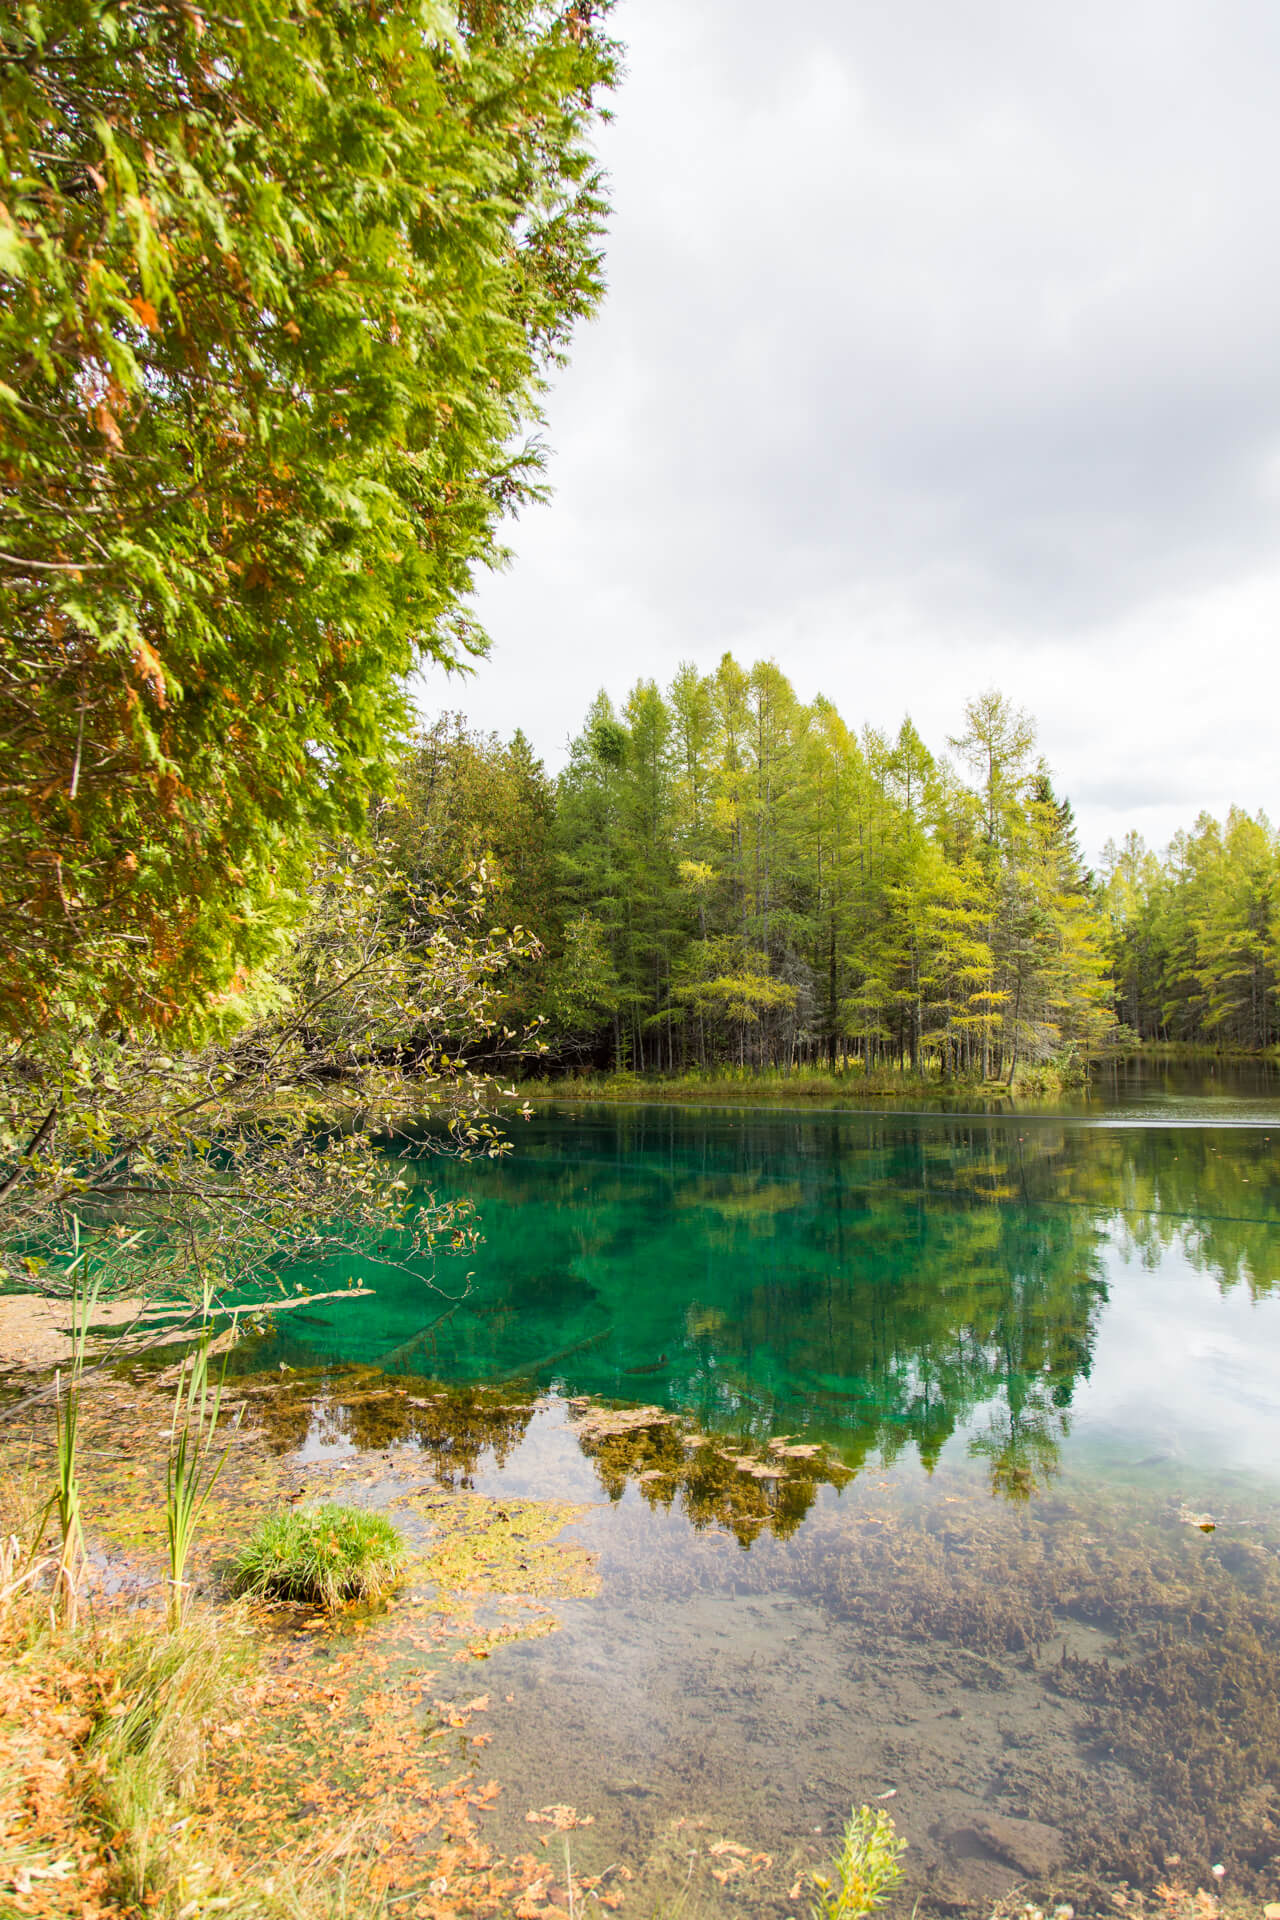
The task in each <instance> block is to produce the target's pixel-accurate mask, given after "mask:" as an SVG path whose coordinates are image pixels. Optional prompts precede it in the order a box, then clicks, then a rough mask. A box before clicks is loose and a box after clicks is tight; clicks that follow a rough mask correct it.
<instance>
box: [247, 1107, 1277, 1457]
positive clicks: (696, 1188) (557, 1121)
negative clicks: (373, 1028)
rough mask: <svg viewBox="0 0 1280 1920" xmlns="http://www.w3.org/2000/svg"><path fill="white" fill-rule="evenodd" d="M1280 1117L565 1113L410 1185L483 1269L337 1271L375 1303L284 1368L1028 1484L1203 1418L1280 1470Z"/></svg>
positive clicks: (317, 1323)
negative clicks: (646, 1414)
mask: <svg viewBox="0 0 1280 1920" xmlns="http://www.w3.org/2000/svg"><path fill="white" fill-rule="evenodd" d="M1151 1104H1152V1103H1151V1101H1150V1099H1149V1097H1148V1098H1147V1099H1146V1101H1145V1106H1146V1107H1147V1108H1148V1109H1149V1107H1150V1105H1151ZM1224 1104H1225V1103H1224ZM1203 1106H1204V1101H1203V1099H1200V1100H1199V1101H1198V1102H1197V1109H1198V1110H1202V1109H1203ZM1246 1111H1247V1112H1249V1113H1250V1114H1251V1118H1252V1119H1253V1120H1255V1121H1256V1122H1257V1124H1252V1125H1248V1126H1245V1125H1241V1124H1240V1120H1241V1117H1242V1114H1243V1113H1244V1112H1246ZM1274 1112H1275V1125H1274V1128H1273V1126H1272V1125H1271V1124H1270V1120H1269V1118H1268V1114H1267V1111H1266V1109H1265V1108H1264V1109H1263V1110H1262V1112H1261V1113H1259V1112H1258V1110H1257V1109H1256V1108H1252V1109H1250V1108H1245V1107H1244V1106H1243V1103H1240V1102H1238V1101H1236V1102H1233V1103H1232V1112H1231V1114H1230V1116H1228V1115H1227V1114H1225V1113H1222V1114H1219V1115H1217V1116H1215V1124H1213V1125H1205V1124H1203V1122H1202V1121H1200V1120H1197V1121H1195V1122H1194V1123H1192V1122H1190V1121H1187V1120H1186V1119H1184V1118H1182V1116H1181V1115H1180V1116H1179V1124H1177V1125H1172V1124H1168V1123H1167V1122H1166V1123H1165V1124H1155V1123H1153V1122H1152V1121H1151V1120H1150V1119H1149V1118H1144V1119H1143V1120H1142V1121H1141V1123H1138V1122H1136V1121H1135V1119H1134V1118H1133V1117H1132V1115H1131V1114H1123V1115H1122V1114H1120V1113H1113V1114H1112V1115H1111V1116H1109V1117H1107V1116H1099V1117H1097V1118H1092V1119H1085V1118H1079V1117H1067V1118H1060V1117H1050V1116H1044V1115H1040V1114H1037V1115H1034V1116H1028V1115H1012V1116H997V1117H981V1118H960V1117H956V1116H947V1117H937V1116H922V1117H907V1116H903V1115H898V1114H895V1115H892V1116H881V1115H879V1114H866V1113H857V1114H852V1113H839V1112H800V1113H789V1112H788V1113H779V1112H777V1111H774V1110H765V1111H748V1110H737V1111H733V1110H723V1109H721V1110H711V1111H708V1110H701V1109H684V1108H675V1109H673V1108H664V1107H647V1108H611V1107H597V1108H595V1109H591V1110H587V1111H581V1112H572V1111H567V1110H566V1111H561V1112H550V1113H546V1114H542V1115H539V1116H538V1117H536V1118H535V1119H534V1120H533V1121H532V1122H530V1123H529V1124H527V1125H525V1126H522V1127H520V1129H519V1132H518V1133H517V1134H516V1136H515V1146H514V1151H513V1152H512V1154H511V1155H510V1157H509V1158H507V1159H505V1160H501V1161H497V1162H485V1161H479V1162H472V1163H469V1164H466V1165H459V1164H458V1163H456V1162H451V1161H449V1160H447V1159H441V1158H439V1157H437V1156H434V1155H431V1156H428V1157H425V1158H421V1159H418V1160H416V1161H413V1162H410V1163H408V1165H407V1171H408V1173H409V1174H410V1176H411V1177H413V1178H415V1179H416V1180H419V1181H421V1182H423V1183H430V1185H431V1187H432V1188H433V1189H435V1190H436V1191H439V1192H441V1193H443V1194H446V1195H449V1196H454V1195H458V1194H465V1195H468V1196H470V1197H471V1198H473V1199H474V1202H475V1204H476V1207H477V1209H478V1218H479V1224H480V1227H481V1231H482V1233H483V1240H482V1242H481V1244H480V1245H479V1246H478V1247H476V1248H475V1249H473V1250H471V1251H470V1252H468V1253H467V1254H466V1255H464V1256H450V1255H441V1256H440V1257H438V1258H437V1259H436V1260H435V1261H434V1263H432V1264H430V1265H427V1266H417V1267H412V1268H408V1269H406V1268H402V1267H399V1266H397V1265H396V1264H394V1262H390V1261H387V1260H383V1261H380V1260H379V1259H378V1258H377V1257H376V1255H375V1257H373V1258H370V1257H361V1256H359V1255H356V1254H353V1255H351V1256H350V1257H344V1258H343V1259H340V1260H336V1261H333V1262H331V1263H330V1264H329V1265H328V1266H326V1267H324V1268H322V1269H320V1270H318V1271H316V1270H308V1272H307V1273H306V1275H305V1276H301V1277H302V1278H304V1279H305V1281H306V1283H307V1284H308V1286H310V1287H314V1288H316V1289H317V1290H326V1289H328V1288H330V1287H336V1286H342V1285H345V1284H347V1283H349V1282H350V1281H352V1280H355V1279H359V1280H361V1281H363V1282H364V1284H365V1285H367V1286H369V1287H371V1288H373V1289H374V1290H375V1291H374V1294H373V1296H372V1297H371V1298H368V1299H363V1300H355V1301H337V1302H318V1303H316V1304H314V1305H313V1306H308V1307H306V1308H303V1309H301V1310H299V1311H295V1312H292V1313H290V1314H288V1315H281V1316H280V1317H279V1319H278V1321H277V1326H276V1331H275V1332H274V1333H273V1335H272V1336H271V1337H270V1338H269V1340H268V1341H267V1342H266V1343H265V1344H264V1345H263V1346H262V1347H260V1348H257V1349H256V1350H255V1351H254V1354H253V1364H255V1365H259V1364H266V1365H278V1364H279V1362H280V1361H284V1362H285V1363H287V1364H288V1365H290V1366H293V1367H300V1366H306V1365H314V1364H316V1363H319V1362H333V1361H356V1362H360V1363H363V1364H366V1365H376V1366H379V1367H381V1368H384V1369H385V1370H387V1371H388V1372H390V1373H392V1374H413V1375H418V1376H422V1375H426V1376H430V1377H432V1378H435V1379H439V1380H442V1381H446V1382H453V1383H458V1384H463V1383H472V1382H489V1383H495V1382H507V1383H510V1384H519V1385H520V1386H521V1387H524V1388H527V1389H529V1390H534V1391H548V1392H555V1393H560V1394H566V1395H577V1394H589V1395H596V1396H602V1397H606V1398H608V1399H611V1400H620V1401H646V1402H653V1403H655V1404H657V1405H660V1406H663V1407H665V1408H668V1409H670V1410H673V1411H678V1412H682V1413H687V1414H690V1415H692V1416H693V1417H695V1418H696V1419H698V1420H699V1421H701V1422H703V1423H704V1424H705V1425H707V1426H709V1427H712V1428H716V1429H721V1430H730V1431H734V1432H738V1433H742V1434H744V1435H751V1436H754V1437H756V1438H757V1439H766V1438H768V1437H769V1436H771V1435H777V1434H791V1435H797V1436H801V1437H804V1438H806V1439H821V1440H825V1441H829V1442H831V1443H833V1444H834V1445H835V1446H836V1447H837V1448H838V1449H839V1451H840V1453H841V1454H842V1456H843V1457H844V1458H845V1459H846V1460H847V1461H848V1462H849V1463H850V1464H855V1465H856V1464H857V1463H859V1462H861V1461H863V1460H866V1459H868V1458H870V1457H879V1456H881V1455H888V1456H892V1457H897V1456H898V1455H899V1454H900V1453H901V1452H902V1450H903V1449H904V1448H908V1449H910V1450H911V1451H913V1452H914V1454H915V1455H916V1456H917V1457H918V1458H919V1459H920V1460H921V1461H922V1462H923V1463H925V1464H926V1465H930V1464H932V1463H933V1462H934V1461H936V1460H937V1459H938V1457H939V1456H940V1454H941V1452H942V1451H943V1450H944V1449H945V1448H947V1447H948V1446H950V1447H952V1448H953V1449H954V1448H958V1447H972V1446H973V1444H974V1443H975V1437H977V1436H981V1445H982V1447H983V1448H985V1449H986V1453H987V1457H988V1458H989V1460H990V1464H991V1469H992V1472H993V1474H994V1475H995V1476H996V1477H997V1478H999V1476H1000V1475H1001V1474H1002V1473H1003V1474H1004V1475H1006V1477H1008V1476H1012V1477H1014V1478H1016V1477H1017V1475H1018V1473H1019V1471H1020V1470H1021V1469H1023V1468H1025V1469H1026V1470H1028V1471H1031V1472H1033V1473H1038V1472H1040V1471H1041V1469H1042V1468H1043V1465H1044V1464H1045V1463H1046V1462H1047V1461H1049V1460H1050V1459H1051V1458H1052V1456H1053V1455H1054V1454H1055V1453H1056V1452H1057V1451H1059V1450H1061V1448H1062V1447H1064V1446H1066V1445H1069V1444H1071V1443H1072V1442H1073V1439H1074V1440H1075V1441H1076V1442H1077V1443H1083V1442H1084V1441H1085V1440H1089V1441H1091V1442H1094V1443H1100V1442H1103V1441H1106V1442H1107V1443H1108V1444H1114V1445H1121V1446H1122V1445H1123V1444H1124V1443H1125V1442H1126V1441H1127V1440H1133V1441H1135V1442H1137V1443H1138V1444H1140V1445H1146V1443H1147V1442H1149V1441H1153V1440H1154V1441H1160V1442H1161V1443H1163V1442H1164V1441H1165V1440H1167V1438H1168V1434H1169V1429H1170V1424H1171V1407H1172V1406H1173V1405H1174V1404H1175V1403H1176V1411H1177V1425H1178V1428H1179V1432H1180V1434H1181V1435H1182V1442H1181V1444H1185V1443H1186V1442H1187V1440H1188V1439H1189V1437H1190V1436H1191V1435H1193V1434H1194V1436H1195V1437H1196V1442H1197V1445H1198V1447H1199V1449H1200V1460H1201V1464H1202V1465H1205V1466H1209V1465H1221V1466H1224V1467H1231V1468H1240V1467H1248V1468H1251V1469H1257V1470H1260V1471H1269V1470H1270V1468H1271V1466H1272V1464H1273V1462H1274V1460H1275V1457H1276V1448H1275V1439H1276V1435H1275V1430H1274V1427H1273V1424H1272V1418H1271V1414H1272V1399H1271V1396H1272V1382H1273V1381H1274V1379H1275V1378H1276V1377H1277V1372H1276V1369H1277V1363H1280V1301H1277V1300H1275V1299H1273V1290H1275V1289H1276V1287H1277V1283H1280V1234H1278V1233H1277V1227H1278V1226H1280V1104H1277V1106H1276V1107H1275V1109H1274ZM1228 1117H1230V1118H1231V1119H1232V1120H1233V1121H1234V1122H1235V1124H1230V1125H1229V1124H1226V1121H1227V1119H1228ZM298 1280H299V1276H298V1275H287V1276H285V1284H286V1286H287V1287H292V1286H293V1285H295V1284H297V1283H298Z"/></svg>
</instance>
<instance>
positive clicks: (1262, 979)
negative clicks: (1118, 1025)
mask: <svg viewBox="0 0 1280 1920" xmlns="http://www.w3.org/2000/svg"><path fill="white" fill-rule="evenodd" d="M1103 859H1104V868H1105V872H1106V876H1107V884H1106V895H1105V898H1106V902H1107V907H1108V911H1109V914H1110V917H1111V955H1112V968H1113V972H1114V976H1115V1005H1116V1011H1117V1013H1118V1014H1119V1016H1120V1018H1121V1019H1122V1020H1124V1021H1126V1022H1127V1023H1128V1025H1129V1026H1131V1027H1132V1028H1133V1029H1134V1031H1135V1032H1137V1033H1139V1034H1141V1035H1142V1036H1143V1038H1144V1039H1157V1040H1168V1041H1174V1042H1183V1043H1192V1044H1202V1045H1205V1044H1207V1045H1212V1046H1219V1047H1241V1048H1246V1049H1248V1050H1250V1051H1254V1050H1258V1049H1261V1048H1263V1047H1272V1046H1275V1045H1276V1043H1277V1042H1278V1041H1280V833H1277V831H1276V829H1275V828H1274V827H1273V826H1272V825H1271V823H1270V821H1269V820H1268V819H1267V817H1266V815H1265V814H1262V813H1259V814H1256V815H1252V814H1247V813H1243V812H1241V811H1240V809H1239V808H1237V807H1233V808H1232V809H1231V811H1230V813H1229V814H1228V815H1227V818H1226V820H1225V822H1219V821H1217V820H1214V819H1211V818H1210V817H1209V815H1208V814H1203V813H1202V814H1201V815H1200V817H1199V819H1198V820H1197V821H1196V823H1195V826H1194V827H1193V828H1192V829H1191V831H1190V832H1189V833H1179V834H1176V835H1175V836H1174V839H1173V841H1172V842H1171V844H1170V845H1169V847H1168V848H1167V850H1166V851H1165V853H1164V855H1163V856H1159V855H1157V854H1155V853H1152V852H1151V851H1150V849H1149V848H1147V847H1146V846H1145V845H1144V844H1143V842H1142V840H1141V839H1140V837H1139V836H1138V835H1137V834H1136V833H1131V834H1129V835H1128V836H1127V837H1126V839H1125V842H1124V845H1123V846H1122V847H1120V848H1119V849H1117V848H1116V847H1115V846H1114V845H1113V844H1108V846H1107V848H1106V850H1105V852H1104V856H1103Z"/></svg>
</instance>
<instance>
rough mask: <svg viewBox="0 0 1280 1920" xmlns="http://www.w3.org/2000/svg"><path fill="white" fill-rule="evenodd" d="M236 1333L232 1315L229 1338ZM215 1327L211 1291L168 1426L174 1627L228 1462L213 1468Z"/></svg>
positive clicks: (217, 1387) (218, 1401)
mask: <svg viewBox="0 0 1280 1920" xmlns="http://www.w3.org/2000/svg"><path fill="white" fill-rule="evenodd" d="M235 1335H236V1320H235V1319H234V1318H233V1319H232V1322H231V1329H230V1340H231V1341H234V1339H235ZM211 1340H212V1329H211V1327H210V1324H209V1299H208V1296H207V1294H206V1297H205V1302H204V1313H203V1319H202V1327H201V1333H200V1338H199V1341H198V1342H197V1344H196V1348H195V1351H194V1353H192V1354H190V1355H188V1356H187V1358H186V1359H184V1360H183V1362H182V1364H181V1366H180V1367H179V1370H178V1385H177V1390H176V1392H175V1393H174V1398H173V1421H172V1424H171V1425H170V1428H169V1464H168V1471H167V1474H166V1480H165V1520H166V1532H167V1535H168V1542H169V1625H170V1626H171V1627H173V1628H175V1629H176V1628H177V1627H179V1626H180V1625H181V1623H182V1616H183V1612H184V1609H185V1604H186V1590H187V1580H186V1572H187V1561H188V1559H189V1557H190V1554H191V1543H192V1540H193V1539H194V1538H195V1532H196V1528H197V1527H198V1526H199V1524H200V1516H201V1514H202V1513H203V1512H204V1509H205V1504H206V1502H207V1501H208V1498H209V1495H210V1494H211V1493H212V1492H213V1489H214V1487H215V1486H216V1485H217V1482H218V1476H219V1474H220V1473H221V1472H222V1469H223V1467H224V1466H225V1465H226V1461H227V1449H226V1448H225V1447H224V1448H223V1450H222V1452H221V1454H220V1455H219V1456H218V1459H217V1460H216V1461H215V1463H214V1465H213V1469H212V1471H210V1468H209V1455H210V1453H211V1451H212V1449H213V1441H214V1435H215V1433H216V1431H217V1426H218V1415H219V1412H220V1411H221V1408H222V1387H223V1382H224V1380H225V1378H226V1372H227V1361H226V1355H225V1353H224V1355H223V1360H222V1371H221V1373H220V1374H219V1376H218V1379H217V1382H216V1384H214V1383H211V1381H210V1379H209V1349H210V1343H211Z"/></svg>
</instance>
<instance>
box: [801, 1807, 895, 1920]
mask: <svg viewBox="0 0 1280 1920" xmlns="http://www.w3.org/2000/svg"><path fill="white" fill-rule="evenodd" d="M906 1845H907V1843H906V1841H905V1840H903V1839H902V1838H901V1837H900V1835H899V1834H898V1832H897V1830H896V1828H895V1827H894V1824H893V1821H892V1820H891V1819H890V1818H889V1816H888V1814H887V1813H886V1812H885V1811H884V1809H883V1808H882V1807H881V1808H872V1807H854V1808H853V1809H852V1811H851V1812H850V1815H849V1818H848V1820H847V1821H846V1822H845V1829H844V1839H843V1842H842V1844H841V1847H840V1852H839V1855H838V1856H837V1858H836V1860H835V1862H834V1865H833V1866H832V1869H831V1872H830V1873H829V1874H823V1873H813V1874H811V1875H810V1879H811V1880H812V1881H813V1884H814V1886H815V1888H816V1889H817V1898H816V1899H815V1900H813V1901H811V1903H810V1906H809V1912H810V1914H811V1915H812V1916H813V1920H863V1916H864V1915H865V1914H869V1913H874V1912H875V1910H876V1908H877V1907H882V1906H883V1905H884V1903H885V1901H886V1900H887V1899H888V1897H889V1895H890V1894H891V1893H892V1892H893V1890H894V1888H895V1887H896V1886H897V1885H898V1883H899V1881H900V1880H901V1879H902V1868H901V1866H900V1865H899V1861H900V1859H901V1856H902V1854H903V1853H904V1851H905V1850H906Z"/></svg>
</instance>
